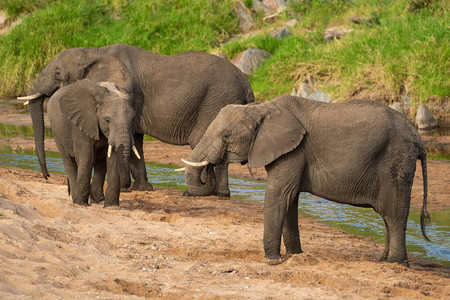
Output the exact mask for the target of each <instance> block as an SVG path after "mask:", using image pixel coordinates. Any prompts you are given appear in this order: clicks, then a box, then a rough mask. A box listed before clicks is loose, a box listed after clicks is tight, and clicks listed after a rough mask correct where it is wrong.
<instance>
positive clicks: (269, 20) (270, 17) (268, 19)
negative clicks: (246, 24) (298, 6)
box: [263, 14, 280, 24]
mask: <svg viewBox="0 0 450 300" xmlns="http://www.w3.org/2000/svg"><path fill="white" fill-rule="evenodd" d="M279 15H280V14H273V15H268V16H267V17H264V18H263V22H264V23H270V24H271V23H275V21H276V20H277V18H278V16H279Z"/></svg>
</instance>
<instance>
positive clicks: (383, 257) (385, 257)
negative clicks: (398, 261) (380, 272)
mask: <svg viewBox="0 0 450 300" xmlns="http://www.w3.org/2000/svg"><path fill="white" fill-rule="evenodd" d="M384 225H385V227H386V241H385V244H384V251H383V254H382V255H381V257H380V258H379V259H378V261H387V258H388V255H389V241H390V237H389V236H390V235H389V226H388V224H387V222H386V220H384Z"/></svg>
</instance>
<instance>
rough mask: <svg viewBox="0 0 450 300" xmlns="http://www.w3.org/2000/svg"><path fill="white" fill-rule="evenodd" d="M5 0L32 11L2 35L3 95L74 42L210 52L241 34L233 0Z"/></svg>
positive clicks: (14, 11)
mask: <svg viewBox="0 0 450 300" xmlns="http://www.w3.org/2000/svg"><path fill="white" fill-rule="evenodd" d="M13 2H14V1H8V0H6V1H5V0H0V9H5V8H6V9H5V10H6V11H7V12H8V13H10V14H11V15H12V16H17V15H19V14H20V13H22V12H23V13H30V12H32V13H31V14H29V15H27V16H26V17H25V18H24V19H23V21H22V23H21V24H20V25H19V26H17V27H15V28H14V29H13V30H11V32H10V33H9V34H8V35H5V36H0V44H1V45H2V46H1V48H0V61H1V62H2V63H1V64H0V94H3V95H10V96H14V95H17V94H19V93H26V91H27V90H28V87H29V86H30V84H31V82H32V81H33V80H34V79H35V78H36V77H37V74H38V73H39V72H40V71H41V70H42V69H43V68H44V67H45V65H46V64H47V63H48V62H49V61H50V60H51V59H52V58H54V57H55V56H56V55H57V54H58V53H60V52H61V51H62V50H64V49H67V48H74V47H100V46H104V45H108V44H114V43H124V44H131V45H135V46H139V47H142V48H144V49H147V50H150V51H154V52H159V53H162V54H175V53H178V52H182V51H187V50H200V51H209V50H210V49H211V48H212V47H214V46H217V45H219V44H220V43H222V42H223V41H225V40H227V39H228V38H229V36H230V35H231V34H234V33H237V32H238V30H239V27H238V25H237V20H236V17H235V15H234V13H233V10H232V1H231V0H225V1H202V0H176V1H175V0H166V1H163V0H152V1H148V0H136V1H126V0H108V1H107V0H104V1H100V0H96V1H90V0H78V1H77V0H59V1H17V2H14V3H13Z"/></svg>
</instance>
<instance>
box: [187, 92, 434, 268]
mask: <svg viewBox="0 0 450 300" xmlns="http://www.w3.org/2000/svg"><path fill="white" fill-rule="evenodd" d="M418 159H420V160H421V166H422V173H423V188H424V198H423V206H422V211H421V229H422V234H423V235H424V237H425V238H426V239H427V240H429V239H428V237H427V235H426V233H425V223H424V221H425V220H426V219H429V214H428V212H427V209H426V206H427V169H426V152H425V148H424V144H423V141H422V140H421V138H420V136H419V134H418V133H417V130H416V129H415V128H414V127H413V125H411V124H410V123H409V122H408V120H407V119H406V118H405V117H404V116H402V115H401V114H400V113H398V112H397V111H395V110H393V109H391V108H389V107H387V106H386V105H384V104H381V103H378V102H375V101H370V100H351V101H346V102H344V103H331V104H328V103H323V102H318V101H313V100H308V99H304V98H300V97H295V96H289V95H280V96H278V97H276V98H274V99H273V100H271V101H268V102H265V103H262V104H255V103H254V104H248V105H228V106H226V107H224V108H222V109H221V111H220V112H219V114H218V115H217V117H216V118H215V120H214V121H213V122H212V123H211V124H210V125H209V127H208V129H207V130H206V132H205V134H204V136H203V137H202V139H201V140H200V142H199V143H198V145H197V146H196V147H195V149H194V150H193V151H192V152H191V154H190V156H189V158H188V159H187V160H184V162H185V163H186V164H187V166H186V168H185V171H186V174H185V176H186V182H190V183H191V185H193V188H194V189H195V188H196V186H195V185H196V184H199V182H201V180H200V179H199V178H198V174H199V172H198V171H196V170H194V169H199V168H205V167H207V166H209V165H210V164H221V163H238V162H239V163H244V164H245V163H247V164H248V166H249V167H250V168H257V167H262V166H264V167H265V169H266V171H267V187H266V192H265V199H264V238H263V244H264V252H265V259H266V260H267V262H268V263H269V264H278V263H282V262H283V261H284V260H283V259H282V257H281V255H280V246H281V237H283V241H284V245H285V247H286V254H287V255H288V256H289V255H292V254H298V253H302V248H301V243H300V235H299V228H298V208H297V207H298V198H299V193H300V192H309V193H311V194H313V195H316V196H319V197H322V198H325V199H328V200H331V201H335V202H338V203H345V204H350V205H353V206H359V207H371V208H373V209H374V210H375V211H376V212H377V213H378V214H379V215H381V217H382V218H383V220H384V222H385V226H386V243H385V250H384V252H383V255H382V256H381V260H382V261H387V262H397V263H400V264H403V265H406V266H408V260H407V253H406V241H405V234H406V223H407V219H408V214H409V207H410V201H411V188H412V183H413V179H414V173H415V169H416V160H418ZM188 188H189V189H190V188H191V186H188Z"/></svg>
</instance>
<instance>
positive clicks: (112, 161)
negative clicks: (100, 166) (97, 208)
mask: <svg viewBox="0 0 450 300" xmlns="http://www.w3.org/2000/svg"><path fill="white" fill-rule="evenodd" d="M106 168H107V173H108V181H107V185H106V192H105V204H104V207H118V206H119V196H120V174H119V163H118V157H117V153H116V151H113V152H112V153H111V157H109V158H108V159H107V160H106Z"/></svg>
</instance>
